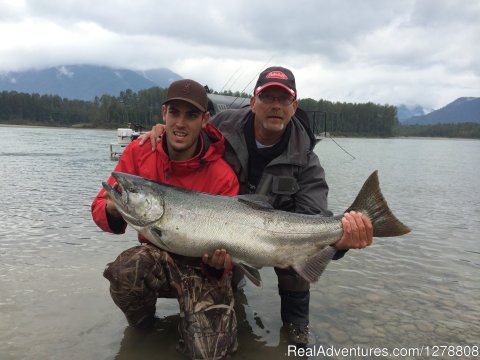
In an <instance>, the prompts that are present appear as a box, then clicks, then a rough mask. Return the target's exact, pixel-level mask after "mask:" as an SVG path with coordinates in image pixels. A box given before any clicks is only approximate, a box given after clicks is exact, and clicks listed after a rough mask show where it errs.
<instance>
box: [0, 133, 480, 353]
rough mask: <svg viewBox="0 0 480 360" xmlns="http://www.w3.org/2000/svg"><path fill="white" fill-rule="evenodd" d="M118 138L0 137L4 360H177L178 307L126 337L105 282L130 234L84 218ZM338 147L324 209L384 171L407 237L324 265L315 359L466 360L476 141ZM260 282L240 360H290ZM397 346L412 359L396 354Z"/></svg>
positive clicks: (346, 142) (332, 153) (267, 272)
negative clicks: (367, 353) (105, 273)
mask: <svg viewBox="0 0 480 360" xmlns="http://www.w3.org/2000/svg"><path fill="white" fill-rule="evenodd" d="M114 138H115V132H114V131H105V130H75V129H51V128H29V127H0V139H1V140H0V141H1V147H0V190H1V200H0V201H1V206H0V219H1V220H0V222H1V226H0V359H2V360H4V359H6V360H9V359H66V358H68V359H71V360H74V359H154V358H166V359H170V358H172V359H175V358H181V356H180V355H179V354H178V353H177V352H176V351H175V345H176V340H177V333H176V327H177V323H178V317H177V315H176V312H177V310H178V309H177V308H178V306H177V304H176V302H175V301H174V300H159V301H158V303H157V315H158V316H159V317H161V318H162V322H161V324H160V326H159V328H157V329H156V330H153V331H147V332H145V331H138V330H135V329H132V328H129V327H128V326H127V323H126V321H125V319H124V317H123V314H122V313H121V312H120V310H118V309H117V308H116V306H115V305H114V304H113V302H112V300H111V298H110V295H109V293H108V283H107V281H106V280H105V279H104V278H103V277H102V271H103V269H104V266H105V264H106V263H107V262H109V261H112V260H113V259H114V258H115V257H116V256H117V255H118V254H119V253H120V252H121V251H123V250H124V249H127V248H129V247H131V246H133V245H135V244H136V240H135V233H134V232H133V231H132V230H128V231H127V233H126V234H125V235H120V236H117V235H112V234H107V233H104V232H102V231H101V230H100V229H98V228H97V227H96V226H95V224H94V223H93V221H92V220H91V216H90V203H91V201H92V199H93V197H94V196H95V195H96V193H97V191H98V190H99V189H100V186H101V185H100V184H101V181H103V180H105V179H106V178H107V177H108V175H109V173H110V172H111V171H112V169H113V167H114V166H115V162H114V161H111V160H110V158H109V150H108V144H109V143H110V142H111V141H112V140H114ZM336 142H337V143H338V144H339V145H341V146H342V147H343V148H344V149H345V150H347V151H348V152H349V153H350V154H351V155H353V156H354V157H355V158H353V157H352V156H350V155H349V154H347V153H346V152H344V151H343V150H342V149H341V148H340V147H339V146H338V145H337V143H335V142H334V141H333V140H331V139H325V140H323V141H321V142H320V143H319V144H318V145H317V147H316V149H315V151H316V152H317V153H318V155H319V157H320V159H321V162H322V164H323V166H324V167H325V170H326V173H327V181H328V182H329V184H330V194H329V199H330V208H331V209H332V211H334V213H337V214H338V213H341V212H342V211H343V210H344V209H345V208H347V207H348V206H349V203H350V202H351V201H352V200H353V199H354V197H355V195H356V193H357V192H358V190H359V189H360V187H361V185H362V183H363V181H364V180H365V179H366V178H367V177H368V175H369V174H370V173H371V172H372V171H374V170H378V171H379V177H380V183H381V187H382V191H383V193H384V195H385V197H386V198H387V200H388V202H389V205H390V207H391V208H392V210H393V211H394V212H395V214H396V215H397V217H398V218H400V219H401V220H402V221H403V222H404V223H405V224H407V225H408V226H410V227H411V228H412V229H413V231H412V232H411V233H410V234H408V235H405V236H403V237H399V238H383V239H380V238H377V239H375V240H374V245H372V246H371V247H369V248H368V249H364V250H352V251H350V252H348V253H347V255H346V256H345V257H344V258H343V259H342V260H339V261H335V262H332V263H331V264H330V265H329V267H328V268H327V271H326V272H325V273H324V275H323V276H322V278H321V279H320V281H319V282H318V283H316V284H314V285H313V286H312V295H311V308H310V312H311V316H310V320H311V328H312V331H313V333H314V338H315V346H311V347H310V349H311V351H314V352H316V353H317V354H318V355H319V356H318V358H328V359H347V358H360V356H355V355H362V354H363V355H365V351H368V349H371V350H370V356H369V357H368V358H392V359H393V358H412V359H413V358H421V357H420V356H419V355H418V354H416V353H414V352H412V351H415V349H422V348H423V350H422V351H423V353H422V356H425V355H428V352H430V356H432V355H439V356H436V358H452V356H450V355H452V354H453V353H452V352H450V354H449V353H448V351H452V349H453V348H446V347H445V346H455V350H453V351H456V353H455V354H454V355H455V356H454V357H455V358H465V359H468V358H472V356H470V357H469V356H468V355H469V354H470V355H474V354H478V346H480V319H479V314H480V240H479V235H480V195H479V194H480V181H479V178H480V141H475V140H450V139H351V138H340V139H336ZM261 273H262V277H263V280H264V282H263V287H262V288H255V287H254V286H253V285H252V284H248V285H247V286H246V288H245V289H244V291H243V293H239V294H238V296H237V303H238V306H237V310H238V314H239V320H240V328H239V331H240V333H239V343H240V347H239V350H238V352H237V353H236V354H235V355H234V356H233V358H234V359H278V358H289V354H290V355H292V354H293V353H288V348H287V343H286V340H285V336H284V334H283V333H282V332H281V321H280V316H279V308H280V303H279V297H278V295H277V290H276V277H275V274H274V272H273V269H270V268H266V269H263V270H262V271H261ZM475 347H477V348H476V349H477V352H476V353H475ZM345 349H346V350H345ZM372 349H380V350H379V351H388V354H389V356H387V353H381V354H382V356H379V357H376V356H375V354H376V353H374V352H373V350H372ZM395 349H397V351H402V352H403V354H408V353H406V351H410V355H411V356H410V357H409V356H404V357H394V356H393V355H392V352H393V351H394V350H395ZM412 349H413V350H412ZM334 350H336V351H337V352H338V351H340V350H343V351H350V353H349V355H348V356H342V355H335V354H334V353H333V351H334ZM322 351H323V352H322ZM328 351H330V352H328ZM362 351H363V353H362ZM323 354H326V356H325V357H322V356H321V355H323ZM344 354H345V353H344ZM442 354H443V356H441V355H442ZM310 355H311V353H310ZM390 355H391V356H390ZM416 355H418V356H416ZM310 358H317V357H316V356H310ZM364 358H365V357H364ZM425 358H427V357H425Z"/></svg>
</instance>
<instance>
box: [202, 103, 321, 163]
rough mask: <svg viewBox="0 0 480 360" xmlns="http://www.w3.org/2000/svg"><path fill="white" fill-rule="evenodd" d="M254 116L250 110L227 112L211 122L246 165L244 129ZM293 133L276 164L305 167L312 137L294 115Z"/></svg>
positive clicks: (223, 112) (310, 149)
mask: <svg viewBox="0 0 480 360" xmlns="http://www.w3.org/2000/svg"><path fill="white" fill-rule="evenodd" d="M250 114H252V112H251V110H250V108H245V109H240V110H225V111H222V112H221V113H219V114H218V115H216V116H215V117H214V118H213V119H212V120H211V121H210V122H211V123H212V124H213V125H215V126H216V127H217V128H218V130H219V131H221V132H222V134H224V136H225V138H226V140H227V141H228V142H229V144H230V145H231V146H232V148H233V149H234V150H235V152H236V154H237V156H238V157H239V159H240V161H241V162H242V163H244V166H245V164H246V161H247V159H248V154H247V153H246V145H245V140H244V137H243V127H244V126H245V124H246V122H247V120H248V117H249V116H250ZM292 125H293V126H292V132H291V135H290V141H289V144H288V148H287V151H286V152H285V153H284V154H282V155H280V156H279V157H278V158H277V159H276V160H275V162H277V161H279V162H282V163H289V164H293V165H299V166H305V165H306V164H307V157H306V156H305V154H306V153H309V152H311V151H312V143H311V139H310V136H309V134H308V132H307V130H306V128H305V126H304V125H303V124H302V122H301V121H300V120H299V119H297V117H296V116H295V115H294V116H293V117H292Z"/></svg>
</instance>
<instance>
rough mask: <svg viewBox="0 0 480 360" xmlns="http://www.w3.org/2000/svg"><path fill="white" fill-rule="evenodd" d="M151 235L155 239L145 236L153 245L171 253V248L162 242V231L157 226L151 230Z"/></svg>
mask: <svg viewBox="0 0 480 360" xmlns="http://www.w3.org/2000/svg"><path fill="white" fill-rule="evenodd" d="M150 234H152V235H153V238H152V237H150V236H148V235H146V234H143V235H144V236H145V237H146V238H147V239H148V240H149V241H150V242H151V243H152V244H153V245H155V246H157V247H159V248H161V249H162V250H166V251H171V250H170V247H169V246H168V245H167V244H165V243H164V242H163V240H162V230H160V229H158V228H156V227H155V226H154V227H152V228H151V229H150Z"/></svg>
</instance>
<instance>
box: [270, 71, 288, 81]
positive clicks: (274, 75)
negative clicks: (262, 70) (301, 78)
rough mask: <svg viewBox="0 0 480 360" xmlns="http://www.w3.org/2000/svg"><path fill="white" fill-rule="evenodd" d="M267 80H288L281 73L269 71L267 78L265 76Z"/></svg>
mask: <svg viewBox="0 0 480 360" xmlns="http://www.w3.org/2000/svg"><path fill="white" fill-rule="evenodd" d="M265 77H266V78H267V79H283V80H288V76H287V75H285V74H284V73H283V72H282V71H278V70H277V71H270V72H269V73H268V74H267V76H265Z"/></svg>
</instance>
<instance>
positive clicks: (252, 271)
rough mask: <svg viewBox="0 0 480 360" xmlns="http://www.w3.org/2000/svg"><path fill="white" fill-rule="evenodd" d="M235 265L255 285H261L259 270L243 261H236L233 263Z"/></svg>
mask: <svg viewBox="0 0 480 360" xmlns="http://www.w3.org/2000/svg"><path fill="white" fill-rule="evenodd" d="M235 265H236V266H238V267H239V268H240V269H241V270H242V272H243V273H244V274H245V276H246V277H247V278H248V279H249V280H250V281H251V282H252V283H253V284H254V285H255V286H258V287H260V286H262V278H261V276H260V272H259V271H258V269H256V268H254V267H253V266H251V265H248V264H245V263H244V262H238V263H235Z"/></svg>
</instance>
